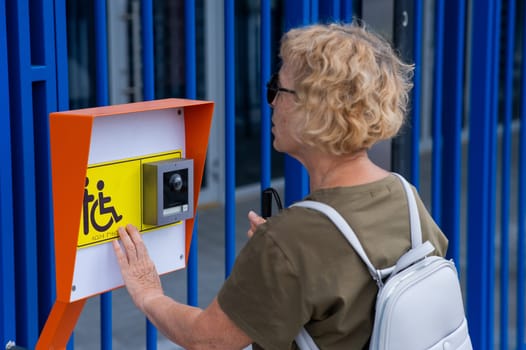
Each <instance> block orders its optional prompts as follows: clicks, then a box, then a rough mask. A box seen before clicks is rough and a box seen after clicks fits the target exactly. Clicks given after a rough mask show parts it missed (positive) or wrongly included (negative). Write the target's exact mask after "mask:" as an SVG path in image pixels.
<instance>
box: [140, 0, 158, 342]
mask: <svg viewBox="0 0 526 350" xmlns="http://www.w3.org/2000/svg"><path fill="white" fill-rule="evenodd" d="M141 29H142V35H141V44H142V84H143V90H142V92H143V100H144V101H149V100H153V99H154V98H155V76H154V62H155V61H154V55H153V2H152V0H142V1H141ZM146 349H148V350H155V349H157V329H156V328H155V326H154V325H153V324H152V323H151V322H150V321H149V320H148V319H147V320H146Z"/></svg>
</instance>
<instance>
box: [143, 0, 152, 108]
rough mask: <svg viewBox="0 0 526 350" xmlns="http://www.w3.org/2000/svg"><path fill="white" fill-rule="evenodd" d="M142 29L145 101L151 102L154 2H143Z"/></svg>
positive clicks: (145, 0)
mask: <svg viewBox="0 0 526 350" xmlns="http://www.w3.org/2000/svg"><path fill="white" fill-rule="evenodd" d="M141 29H142V32H141V33H142V40H141V44H142V67H143V68H142V69H143V74H142V80H143V82H142V84H143V99H144V100H145V101H149V100H153V99H154V98H155V97H154V96H155V75H154V62H155V61H154V55H153V2H152V0H142V1H141Z"/></svg>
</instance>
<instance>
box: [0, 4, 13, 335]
mask: <svg viewBox="0 0 526 350" xmlns="http://www.w3.org/2000/svg"><path fill="white" fill-rule="evenodd" d="M0 77H1V78H0V106H1V107H0V110H1V113H0V150H2V151H1V152H0V164H2V167H1V168H0V232H2V233H1V234H0V282H1V284H2V286H3V288H0V345H3V344H7V342H8V341H9V340H13V341H14V340H15V339H16V322H15V318H16V314H15V261H14V254H13V252H14V239H13V235H14V229H13V192H12V186H13V184H12V174H11V134H10V130H11V127H10V114H9V81H8V66H7V33H6V14H5V0H0Z"/></svg>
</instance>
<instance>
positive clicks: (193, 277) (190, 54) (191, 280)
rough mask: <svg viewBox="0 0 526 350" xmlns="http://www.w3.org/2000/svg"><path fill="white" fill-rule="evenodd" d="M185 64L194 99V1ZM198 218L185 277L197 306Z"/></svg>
mask: <svg viewBox="0 0 526 350" xmlns="http://www.w3.org/2000/svg"><path fill="white" fill-rule="evenodd" d="M184 10H185V31H184V32H185V43H186V47H185V64H186V79H185V80H186V97H187V98H189V99H195V98H196V95H197V87H196V85H197V83H196V81H197V74H196V67H195V66H196V54H195V0H185V3H184ZM198 234H199V230H198V216H197V213H196V214H195V219H194V228H193V231H192V242H191V243H190V253H189V254H190V255H189V256H188V271H187V275H186V280H187V283H186V289H187V290H186V299H187V302H188V305H192V306H197V305H198V304H199V301H198V296H197V275H198V256H197V254H198V249H197V248H198V247H199V236H198Z"/></svg>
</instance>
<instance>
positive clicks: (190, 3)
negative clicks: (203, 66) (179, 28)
mask: <svg viewBox="0 0 526 350" xmlns="http://www.w3.org/2000/svg"><path fill="white" fill-rule="evenodd" d="M184 11H185V28H184V33H185V43H186V44H185V64H186V72H185V78H186V79H185V80H186V81H185V83H186V97H187V98H189V99H195V98H196V91H197V88H196V85H197V84H196V80H197V74H196V67H195V65H196V54H195V46H196V42H195V0H185V3H184ZM152 66H153V65H152Z"/></svg>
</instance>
